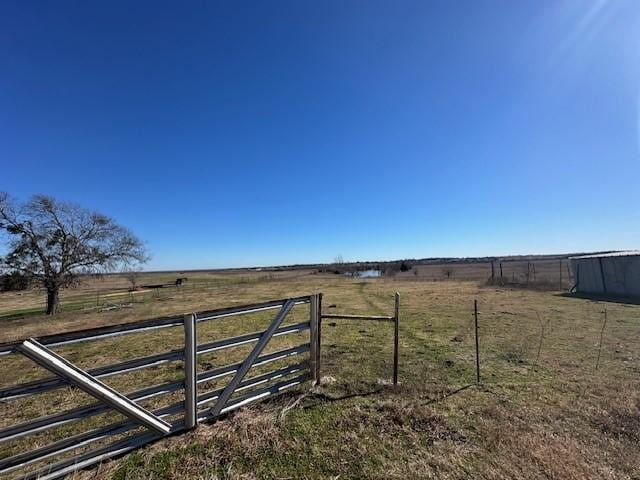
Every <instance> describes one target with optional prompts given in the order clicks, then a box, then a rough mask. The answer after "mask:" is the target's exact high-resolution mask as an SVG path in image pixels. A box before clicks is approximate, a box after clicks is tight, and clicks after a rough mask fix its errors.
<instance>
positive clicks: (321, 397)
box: [302, 383, 477, 410]
mask: <svg viewBox="0 0 640 480" xmlns="http://www.w3.org/2000/svg"><path fill="white" fill-rule="evenodd" d="M475 386H477V385H476V384H473V383H470V384H468V385H464V386H462V387H459V388H456V389H455V390H452V391H450V392H447V393H445V394H444V395H440V396H438V397H436V398H431V399H429V400H428V401H426V402H424V405H433V404H437V403H440V402H442V401H444V400H446V399H448V398H451V397H453V396H455V395H457V394H459V393H461V392H464V391H465V390H467V389H469V388H471V387H475ZM401 388H402V387H393V386H388V387H378V388H375V389H373V390H369V391H365V392H353V393H347V394H344V395H330V394H327V393H325V392H316V393H313V394H312V395H310V396H309V398H308V399H309V400H310V402H309V403H307V404H305V405H304V406H303V407H302V408H303V409H304V410H306V409H308V408H312V407H314V406H316V405H317V404H318V403H321V402H329V403H333V402H341V401H345V400H350V399H352V398H366V397H371V396H374V395H378V394H380V393H384V392H388V393H400V392H401Z"/></svg>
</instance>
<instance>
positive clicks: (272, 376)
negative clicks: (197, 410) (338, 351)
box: [198, 363, 307, 407]
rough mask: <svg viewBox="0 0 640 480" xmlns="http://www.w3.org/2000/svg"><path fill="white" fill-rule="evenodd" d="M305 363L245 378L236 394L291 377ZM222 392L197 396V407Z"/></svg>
mask: <svg viewBox="0 0 640 480" xmlns="http://www.w3.org/2000/svg"><path fill="white" fill-rule="evenodd" d="M306 366H307V365H306V363H297V364H295V365H290V366H288V367H284V368H280V369H278V370H273V371H271V372H268V373H265V374H263V375H257V376H255V377H251V378H247V379H246V380H243V381H242V382H241V383H240V384H239V385H238V388H236V392H238V391H241V390H246V389H247V388H251V387H255V386H256V385H261V384H263V383H267V382H269V381H271V380H276V379H278V378H282V377H286V376H287V375H291V374H292V373H296V372H300V371H302V370H304V369H305V368H306ZM223 391H224V387H221V388H218V389H216V390H212V391H210V392H206V393H204V394H202V395H199V396H198V407H202V406H204V405H206V404H208V403H211V402H213V401H214V400H216V399H217V398H218V397H219V396H220V394H221V393H222V392H223Z"/></svg>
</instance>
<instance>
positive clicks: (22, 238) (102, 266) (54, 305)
mask: <svg viewBox="0 0 640 480" xmlns="http://www.w3.org/2000/svg"><path fill="white" fill-rule="evenodd" d="M2 230H4V231H5V232H6V234H7V237H8V253H7V255H6V256H5V257H4V258H2V262H1V263H2V264H3V265H4V266H5V267H7V268H10V269H13V270H17V271H19V272H21V273H24V274H26V275H29V276H30V277H31V278H33V279H34V280H36V281H37V282H39V283H40V284H41V285H42V286H43V287H44V288H45V290H46V291H47V310H46V312H47V314H48V315H54V314H55V313H56V311H57V309H58V304H59V293H60V289H61V288H63V287H67V286H70V285H73V284H74V283H76V282H77V281H78V277H79V275H81V274H84V273H96V272H108V271H113V270H115V269H117V268H119V267H120V268H122V267H123V266H124V265H136V264H140V263H143V262H145V261H146V260H147V259H148V256H147V254H146V252H145V249H144V246H143V244H142V242H141V241H140V240H139V239H138V238H137V237H136V236H135V235H133V234H132V233H131V232H130V231H129V230H127V229H126V228H124V227H121V226H120V225H118V224H117V223H115V222H114V221H113V220H112V219H111V218H109V217H107V216H105V215H102V214H99V213H95V212H91V211H89V210H86V209H84V208H82V207H80V206H78V205H75V204H71V203H64V202H58V201H56V200H54V199H53V198H51V197H47V196H44V195H36V196H34V197H32V198H31V200H30V201H29V202H27V203H25V204H16V203H15V202H13V201H12V200H11V199H10V198H9V196H8V195H7V194H6V193H4V192H0V231H2Z"/></svg>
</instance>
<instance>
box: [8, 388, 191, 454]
mask: <svg viewBox="0 0 640 480" xmlns="http://www.w3.org/2000/svg"><path fill="white" fill-rule="evenodd" d="M183 387H184V385H183V382H182V381H176V382H169V383H164V384H162V385H155V386H153V387H147V388H144V389H142V390H138V391H135V392H131V393H128V394H127V397H128V398H129V399H130V400H133V401H134V402H138V401H140V400H147V399H149V398H153V397H156V396H158V395H164V394H167V393H171V392H175V391H177V390H181V389H182V388H183ZM109 408H110V407H109V406H108V405H105V404H104V403H92V404H90V405H85V406H83V407H76V408H73V409H71V410H65V411H63V412H59V413H54V414H52V415H46V416H43V417H38V418H35V419H33V420H29V421H27V422H24V423H21V424H18V425H13V426H11V427H7V428H5V429H3V430H0V444H2V443H5V442H8V441H10V440H16V439H18V438H21V437H25V436H27V435H31V434H34V433H37V432H40V431H42V430H46V429H49V428H53V427H59V426H61V425H64V424H67V423H70V422H74V421H78V420H82V419H86V418H89V417H92V416H94V415H98V414H99V413H102V412H105V411H107V410H109Z"/></svg>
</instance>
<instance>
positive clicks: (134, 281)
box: [125, 268, 141, 291]
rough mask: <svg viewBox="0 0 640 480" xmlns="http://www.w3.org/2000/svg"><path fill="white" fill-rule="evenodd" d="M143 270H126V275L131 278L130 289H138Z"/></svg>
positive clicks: (128, 278)
mask: <svg viewBox="0 0 640 480" xmlns="http://www.w3.org/2000/svg"><path fill="white" fill-rule="evenodd" d="M140 273H141V270H140V269H139V268H132V269H131V270H129V271H127V272H125V277H126V278H127V280H129V283H130V284H131V288H130V290H131V291H133V290H136V288H137V287H138V280H139V279H140Z"/></svg>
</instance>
